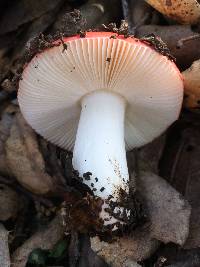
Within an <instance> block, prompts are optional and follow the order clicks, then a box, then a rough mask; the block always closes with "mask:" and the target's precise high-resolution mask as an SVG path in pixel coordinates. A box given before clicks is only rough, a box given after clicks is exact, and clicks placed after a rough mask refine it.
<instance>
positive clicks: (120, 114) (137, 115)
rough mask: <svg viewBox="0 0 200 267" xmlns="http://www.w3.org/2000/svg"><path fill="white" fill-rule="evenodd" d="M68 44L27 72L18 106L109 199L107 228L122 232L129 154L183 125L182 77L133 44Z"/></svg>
mask: <svg viewBox="0 0 200 267" xmlns="http://www.w3.org/2000/svg"><path fill="white" fill-rule="evenodd" d="M63 41H64V43H65V46H64V47H65V48H66V47H67V49H63V45H62V44H60V45H59V44H58V43H57V45H56V46H54V47H52V48H49V49H46V50H44V51H43V52H41V53H39V54H37V55H36V56H35V57H34V58H33V59H32V60H31V61H30V63H29V64H28V65H27V66H25V68H24V71H23V73H22V80H20V82H19V91H18V100H19V105H20V108H21V111H22V113H23V115H24V117H25V119H26V121H27V122H28V123H29V124H30V125H31V126H32V128H33V129H35V130H36V131H37V132H38V133H39V134H40V135H42V136H43V137H44V138H46V139H47V140H49V141H50V142H52V143H54V144H56V145H58V146H60V147H62V148H65V149H67V150H71V151H73V160H72V163H73V167H74V169H76V170H78V172H79V174H80V176H82V177H83V182H84V183H85V184H86V185H88V186H89V187H90V189H91V190H92V191H93V192H94V194H95V195H96V196H98V197H100V198H101V199H102V200H103V205H102V211H101V213H100V217H101V218H102V219H103V220H104V225H109V226H110V227H111V228H112V229H116V227H117V226H116V225H117V224H124V223H125V222H127V218H129V216H130V210H129V209H126V208H124V207H123V204H122V201H121V197H122V195H124V193H125V194H128V182H129V174H128V168H127V161H126V150H131V149H133V148H135V147H140V146H142V145H144V144H146V143H148V142H150V141H151V140H153V139H154V138H155V137H157V136H158V135H160V134H161V133H162V132H163V131H165V130H166V128H167V127H168V126H169V125H170V124H171V123H172V122H174V121H175V120H176V119H177V118H178V116H179V112H180V109H181V104H182V98H183V82H182V77H181V74H180V72H179V70H178V69H177V67H176V65H175V64H174V63H173V62H172V61H170V60H169V59H168V58H167V57H166V56H163V55H161V54H159V53H158V52H156V51H155V50H154V49H153V48H152V47H150V46H149V45H148V44H145V43H144V42H141V41H139V40H138V39H135V38H132V37H128V38H125V37H124V36H122V35H116V34H114V33H111V32H87V33H86V36H85V38H80V36H79V35H77V36H73V37H67V38H64V40H63ZM86 174H87V175H86ZM122 192H123V194H121V193H122Z"/></svg>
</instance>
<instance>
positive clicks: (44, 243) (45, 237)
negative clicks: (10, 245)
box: [11, 215, 66, 267]
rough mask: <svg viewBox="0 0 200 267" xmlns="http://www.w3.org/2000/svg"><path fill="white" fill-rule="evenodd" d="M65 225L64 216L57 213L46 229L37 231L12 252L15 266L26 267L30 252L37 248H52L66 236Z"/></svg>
mask: <svg viewBox="0 0 200 267" xmlns="http://www.w3.org/2000/svg"><path fill="white" fill-rule="evenodd" d="M65 230H66V227H65V229H64V226H63V224H62V218H61V217H60V215H57V216H56V217H55V218H54V219H53V220H52V221H51V222H50V223H49V225H47V226H46V227H45V229H43V230H41V231H38V232H36V233H35V234H34V235H33V236H32V237H30V238H29V239H28V240H26V241H25V242H24V244H23V245H22V246H21V247H19V248H17V249H16V250H15V251H14V253H13V254H12V257H11V260H12V264H13V266H14V267H25V266H26V262H27V260H28V257H29V254H30V253H31V252H32V251H33V250H34V249H36V248H41V249H44V250H50V249H52V248H53V247H54V246H55V244H56V243H57V242H58V241H59V240H60V239H61V238H62V237H63V236H64V231H65Z"/></svg>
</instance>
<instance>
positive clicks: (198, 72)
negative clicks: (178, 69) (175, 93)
mask: <svg viewBox="0 0 200 267" xmlns="http://www.w3.org/2000/svg"><path fill="white" fill-rule="evenodd" d="M182 75H183V78H184V90H185V99H184V106H185V107H187V108H191V109H194V108H200V60H196V61H194V62H193V64H192V65H191V67H190V68H189V69H187V70H185V71H183V72H182Z"/></svg>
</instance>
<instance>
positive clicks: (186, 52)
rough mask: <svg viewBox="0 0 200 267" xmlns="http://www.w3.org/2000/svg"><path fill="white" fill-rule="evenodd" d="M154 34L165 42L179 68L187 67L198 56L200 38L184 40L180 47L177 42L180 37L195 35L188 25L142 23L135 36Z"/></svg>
mask: <svg viewBox="0 0 200 267" xmlns="http://www.w3.org/2000/svg"><path fill="white" fill-rule="evenodd" d="M152 33H153V34H155V35H156V36H159V37H161V39H162V40H163V41H164V42H165V43H166V44H167V46H168V48H169V49H170V52H171V54H172V55H173V56H174V57H175V58H176V64H177V65H178V66H179V68H181V69H183V70H184V69H186V68H188V67H189V66H190V65H191V64H192V62H193V61H195V60H197V59H199V58H200V49H197V47H200V38H196V39H194V40H190V41H188V42H184V43H183V45H182V46H181V47H180V46H178V43H179V42H180V40H181V39H184V38H188V37H191V36H194V35H196V33H195V32H194V31H192V29H191V27H190V26H184V25H172V26H164V25H163V26H159V25H144V26H141V27H139V28H137V30H136V36H137V37H143V36H144V35H148V34H152Z"/></svg>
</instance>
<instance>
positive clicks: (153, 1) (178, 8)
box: [146, 0, 200, 24]
mask: <svg viewBox="0 0 200 267" xmlns="http://www.w3.org/2000/svg"><path fill="white" fill-rule="evenodd" d="M146 2H147V3H149V4H150V5H151V6H153V7H154V8H155V9H157V10H158V11H159V12H160V13H162V14H164V15H166V16H167V17H169V18H171V19H173V20H175V21H178V22H179V23H181V24H194V23H197V22H198V21H199V19H200V4H199V3H198V1H196V0H146Z"/></svg>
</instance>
